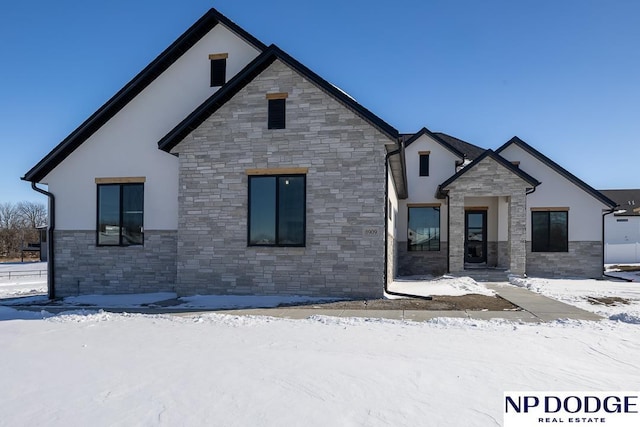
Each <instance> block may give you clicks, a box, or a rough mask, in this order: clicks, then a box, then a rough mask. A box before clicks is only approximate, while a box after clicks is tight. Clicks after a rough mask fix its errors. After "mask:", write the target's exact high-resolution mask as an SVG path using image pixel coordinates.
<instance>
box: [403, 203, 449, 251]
mask: <svg viewBox="0 0 640 427" xmlns="http://www.w3.org/2000/svg"><path fill="white" fill-rule="evenodd" d="M411 209H433V210H434V211H436V212H438V245H437V248H436V246H435V245H431V244H429V245H424V244H421V245H416V244H412V241H411V240H410V238H409V226H410V225H411ZM441 222H442V209H441V206H408V207H407V251H409V252H439V251H440V250H441V248H442V243H441V241H442V224H441Z"/></svg>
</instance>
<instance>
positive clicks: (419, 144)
mask: <svg viewBox="0 0 640 427" xmlns="http://www.w3.org/2000/svg"><path fill="white" fill-rule="evenodd" d="M421 151H430V152H431V154H430V155H429V176H428V177H424V176H419V175H420V155H419V153H420V152H421ZM405 160H406V166H407V185H408V195H409V197H408V198H407V199H406V200H401V201H400V205H399V209H398V224H397V225H398V240H399V241H401V242H406V241H407V214H408V210H407V204H411V203H441V204H442V205H441V210H440V239H441V240H442V241H443V242H446V241H447V239H448V236H447V215H448V214H447V202H446V200H445V199H437V198H436V191H437V190H438V185H440V184H442V183H443V182H444V181H446V180H447V179H448V178H450V177H451V175H453V174H455V173H456V166H455V164H456V160H461V159H459V158H458V157H457V156H456V155H455V154H453V153H452V152H451V151H449V150H447V149H446V148H444V147H443V146H442V144H440V143H439V142H437V141H435V140H434V139H433V138H431V137H429V136H427V135H422V136H421V137H420V138H418V139H417V140H415V141H414V142H413V143H412V144H411V145H409V146H408V147H407V148H406V149H405Z"/></svg>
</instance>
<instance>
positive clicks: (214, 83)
mask: <svg viewBox="0 0 640 427" xmlns="http://www.w3.org/2000/svg"><path fill="white" fill-rule="evenodd" d="M209 61H210V62H211V75H210V77H211V79H210V81H209V85H210V86H211V87H218V86H222V85H224V84H225V83H226V82H227V58H217V59H210V60H209Z"/></svg>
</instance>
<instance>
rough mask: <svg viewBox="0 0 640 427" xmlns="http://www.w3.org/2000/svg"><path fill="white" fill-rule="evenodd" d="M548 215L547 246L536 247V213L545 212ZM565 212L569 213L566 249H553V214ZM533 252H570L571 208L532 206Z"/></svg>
mask: <svg viewBox="0 0 640 427" xmlns="http://www.w3.org/2000/svg"><path fill="white" fill-rule="evenodd" d="M545 213H546V216H547V242H548V243H547V247H546V248H545V249H544V250H538V249H537V248H534V241H533V239H534V230H533V227H534V225H533V224H534V221H533V217H534V214H545ZM552 213H565V214H566V215H567V224H566V236H567V240H566V246H565V247H566V250H559V251H558V250H551V214H552ZM531 252H532V253H568V252H569V208H531Z"/></svg>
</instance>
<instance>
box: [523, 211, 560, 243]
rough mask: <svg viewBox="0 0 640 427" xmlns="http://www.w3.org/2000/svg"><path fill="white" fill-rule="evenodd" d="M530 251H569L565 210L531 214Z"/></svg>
mask: <svg viewBox="0 0 640 427" xmlns="http://www.w3.org/2000/svg"><path fill="white" fill-rule="evenodd" d="M531 251H532V252H568V251H569V212H568V211H567V210H557V211H554V210H541V211H535V210H534V211H532V212H531Z"/></svg>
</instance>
